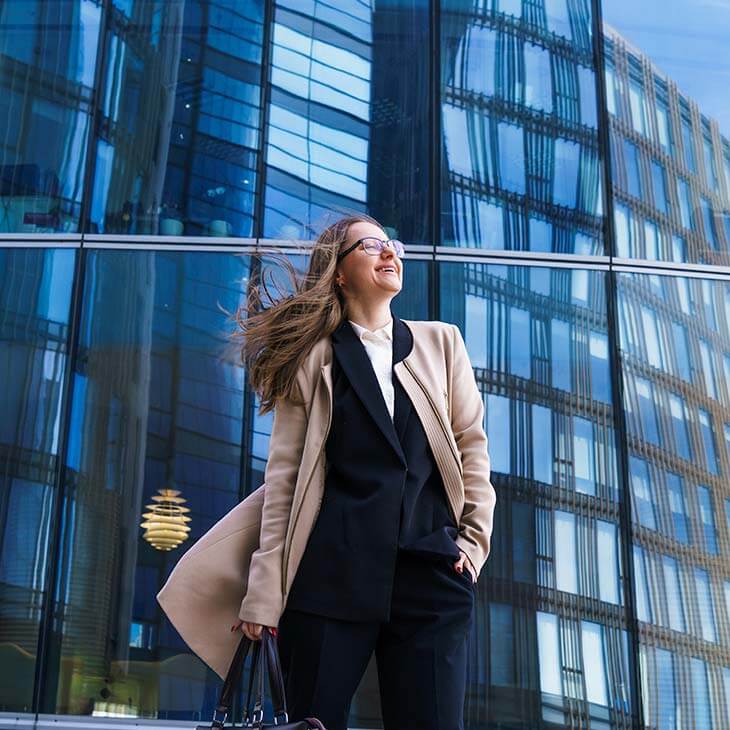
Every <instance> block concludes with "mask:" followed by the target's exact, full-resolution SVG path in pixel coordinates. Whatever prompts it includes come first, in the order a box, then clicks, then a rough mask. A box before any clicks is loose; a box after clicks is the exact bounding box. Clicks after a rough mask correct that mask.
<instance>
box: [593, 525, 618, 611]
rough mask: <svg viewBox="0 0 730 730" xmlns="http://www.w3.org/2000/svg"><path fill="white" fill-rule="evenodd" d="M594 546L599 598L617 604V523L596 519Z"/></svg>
mask: <svg viewBox="0 0 730 730" xmlns="http://www.w3.org/2000/svg"><path fill="white" fill-rule="evenodd" d="M596 548H597V550H596V552H597V555H598V589H599V596H600V599H601V600H602V601H607V602H608V603H615V604H618V603H619V570H618V525H616V524H614V523H613V522H606V521H605V520H596Z"/></svg>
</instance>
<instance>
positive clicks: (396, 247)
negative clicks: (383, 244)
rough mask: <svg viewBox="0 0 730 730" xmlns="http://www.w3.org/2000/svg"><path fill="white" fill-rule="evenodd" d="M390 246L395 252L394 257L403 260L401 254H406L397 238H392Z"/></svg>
mask: <svg viewBox="0 0 730 730" xmlns="http://www.w3.org/2000/svg"><path fill="white" fill-rule="evenodd" d="M390 245H391V246H393V249H394V250H395V255H396V256H398V258H403V254H405V252H406V249H405V246H404V245H403V242H402V241H399V240H398V239H397V238H394V239H392V240H391V242H390Z"/></svg>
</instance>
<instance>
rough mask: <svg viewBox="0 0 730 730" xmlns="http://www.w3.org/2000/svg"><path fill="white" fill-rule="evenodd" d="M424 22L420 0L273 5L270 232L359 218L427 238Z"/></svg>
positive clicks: (276, 234) (304, 234) (309, 229)
mask: <svg viewBox="0 0 730 730" xmlns="http://www.w3.org/2000/svg"><path fill="white" fill-rule="evenodd" d="M428 20H429V14H428V4H427V3H426V2H425V1H424V0H408V1H407V2H398V3H390V4H386V5H380V4H378V5H372V6H369V5H364V4H363V3H361V2H358V1H357V0H347V1H346V2H341V3H337V4H333V3H330V2H322V1H321V0H316V1H314V2H311V3H308V4H306V5H302V4H301V3H291V2H277V3H275V13H274V22H273V26H272V45H271V54H272V55H271V64H272V68H271V79H270V82H271V92H270V101H269V129H268V142H267V145H266V166H267V168H266V190H265V211H264V221H263V230H264V235H265V236H267V237H270V238H280V239H296V238H305V239H307V238H313V237H315V236H316V235H317V233H318V232H319V230H320V229H321V228H322V227H324V225H326V224H328V223H330V222H332V221H333V220H334V217H335V215H336V213H339V212H357V211H362V212H367V213H370V214H371V215H374V216H375V217H376V218H377V219H378V220H379V221H380V222H381V224H382V225H384V226H386V227H388V228H389V229H390V230H391V231H392V234H393V235H397V236H398V237H399V238H402V239H404V240H406V241H411V242H417V243H422V242H426V241H430V239H431V236H430V228H429V219H428V206H429V204H430V202H431V200H430V197H429V195H430V188H429V184H428V181H429V165H428V160H429V150H430V140H429V139H428V130H429V107H428V104H427V103H424V99H427V98H428V95H429V86H428V84H429V58H430V47H429V25H428ZM406 80H407V81H406ZM453 121H454V122H455V123H456V124H457V125H458V120H453ZM451 133H452V134H453V135H457V139H458V134H459V132H458V131H455V130H453V129H452V132H451ZM461 163H462V164H464V165H467V166H468V165H469V160H468V159H467V158H466V157H465V156H461Z"/></svg>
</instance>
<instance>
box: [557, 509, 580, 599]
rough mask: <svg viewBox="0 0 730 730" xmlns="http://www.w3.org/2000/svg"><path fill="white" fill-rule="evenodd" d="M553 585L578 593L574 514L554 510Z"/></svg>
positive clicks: (560, 589)
mask: <svg viewBox="0 0 730 730" xmlns="http://www.w3.org/2000/svg"><path fill="white" fill-rule="evenodd" d="M555 587H556V588H557V590H559V591H566V592H568V593H578V559H577V553H576V549H575V515H574V514H573V513H571V512H564V511H562V510H555Z"/></svg>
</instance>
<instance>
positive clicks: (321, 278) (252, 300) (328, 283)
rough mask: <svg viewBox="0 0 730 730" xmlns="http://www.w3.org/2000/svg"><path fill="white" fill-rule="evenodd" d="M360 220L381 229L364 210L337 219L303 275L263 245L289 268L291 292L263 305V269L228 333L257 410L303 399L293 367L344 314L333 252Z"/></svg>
mask: <svg viewBox="0 0 730 730" xmlns="http://www.w3.org/2000/svg"><path fill="white" fill-rule="evenodd" d="M358 222H366V223H373V224H374V225H376V226H378V227H380V228H382V226H381V225H380V223H378V221H376V220H375V219H374V218H371V217H370V216H369V215H366V214H364V213H357V214H354V215H347V216H345V217H343V218H340V219H339V220H337V221H335V222H334V223H333V224H331V225H329V226H328V227H327V228H325V229H324V230H323V231H322V232H321V233H320V234H319V236H318V237H317V240H316V241H315V242H314V244H313V245H312V248H311V258H310V261H309V269H308V271H307V273H306V274H305V275H304V276H303V277H300V276H299V273H298V272H297V270H296V269H295V267H294V266H293V265H292V263H291V261H290V260H289V258H288V256H286V254H284V253H281V252H277V250H276V249H272V250H271V253H270V254H269V250H268V249H267V258H268V257H269V256H271V257H272V258H274V259H278V260H279V262H280V264H281V267H282V268H283V269H284V270H285V271H286V272H287V273H288V275H289V279H290V285H291V290H292V291H293V292H294V293H293V294H289V295H288V296H284V297H281V298H279V299H278V300H277V301H274V303H273V304H272V305H271V306H268V307H266V308H262V307H263V305H264V297H263V296H262V295H265V297H266V299H268V300H270V301H273V297H272V296H271V294H270V292H269V289H268V287H267V285H266V281H265V272H263V270H262V271H261V273H260V274H259V275H258V276H256V275H254V277H253V279H252V281H251V283H250V288H249V294H248V296H247V298H246V303H245V304H244V305H242V306H241V307H239V308H238V309H237V310H236V311H235V312H234V313H233V319H234V320H235V322H236V325H237V326H236V330H235V331H234V332H233V334H232V335H230V338H231V341H232V342H233V343H234V344H235V345H236V347H237V348H240V352H241V361H242V363H243V365H244V367H245V368H246V370H247V371H248V377H249V382H250V384H251V387H252V388H253V390H254V391H256V393H258V395H259V397H260V400H261V405H260V409H259V413H260V414H261V415H264V414H265V413H268V412H269V411H271V410H273V409H274V408H275V406H276V403H277V401H278V400H279V399H280V398H289V399H291V400H292V401H293V402H295V403H299V404H302V394H301V393H300V392H299V391H298V388H297V387H296V381H295V377H296V373H297V370H298V369H299V366H300V365H301V364H302V362H303V361H304V359H305V358H306V357H307V355H308V354H309V352H310V351H311V349H312V347H313V346H314V344H315V343H316V342H317V341H318V340H319V339H321V338H322V337H327V336H329V335H330V334H331V333H332V332H334V331H335V330H336V329H337V327H339V325H340V324H341V322H342V320H343V318H344V317H345V316H346V311H347V307H346V304H347V303H346V301H345V297H344V296H343V294H342V292H341V291H340V288H339V287H338V286H336V285H335V274H336V268H337V254H338V253H339V251H340V247H341V245H342V244H343V243H344V242H345V241H346V240H347V233H348V231H349V228H350V226H351V225H352V224H353V223H358Z"/></svg>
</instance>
